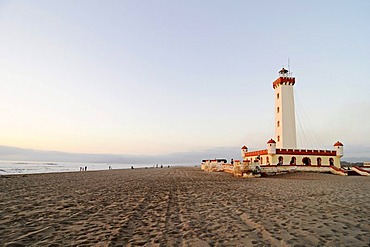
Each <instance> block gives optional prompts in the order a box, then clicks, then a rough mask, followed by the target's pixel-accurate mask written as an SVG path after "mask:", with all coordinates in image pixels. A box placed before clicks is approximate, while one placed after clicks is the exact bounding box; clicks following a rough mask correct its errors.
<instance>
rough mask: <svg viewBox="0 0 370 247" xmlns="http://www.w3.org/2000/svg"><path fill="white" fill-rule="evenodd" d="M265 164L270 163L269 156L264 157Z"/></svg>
mask: <svg viewBox="0 0 370 247" xmlns="http://www.w3.org/2000/svg"><path fill="white" fill-rule="evenodd" d="M266 164H267V165H270V158H269V157H266Z"/></svg>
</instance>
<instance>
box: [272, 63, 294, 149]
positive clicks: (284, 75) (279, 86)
mask: <svg viewBox="0 0 370 247" xmlns="http://www.w3.org/2000/svg"><path fill="white" fill-rule="evenodd" d="M294 84H295V78H294V77H292V76H291V73H290V72H289V71H288V70H287V69H285V68H282V69H281V70H280V71H279V78H277V79H276V80H275V81H274V82H273V83H272V86H273V88H274V91H275V141H276V148H287V149H296V148H297V138H296V126H295V110H294V93H293V86H294Z"/></svg>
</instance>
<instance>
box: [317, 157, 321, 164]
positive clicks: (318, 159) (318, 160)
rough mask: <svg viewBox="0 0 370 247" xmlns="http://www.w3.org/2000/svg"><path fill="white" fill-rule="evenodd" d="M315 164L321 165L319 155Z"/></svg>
mask: <svg viewBox="0 0 370 247" xmlns="http://www.w3.org/2000/svg"><path fill="white" fill-rule="evenodd" d="M317 165H318V166H321V158H320V157H319V158H317Z"/></svg>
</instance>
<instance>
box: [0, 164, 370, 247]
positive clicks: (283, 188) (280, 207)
mask: <svg viewBox="0 0 370 247" xmlns="http://www.w3.org/2000/svg"><path fill="white" fill-rule="evenodd" d="M5 176H6V177H4V176H0V185H1V188H2V191H1V192H0V207H1V208H3V209H4V210H2V211H0V246H6V245H7V244H9V245H11V244H19V246H22V245H24V246H29V245H53V246H70V245H99V246H118V245H123V246H126V245H129V246H134V245H145V246H215V245H217V246H238V245H239V246H240V245H245V246H261V245H271V246H284V245H285V246H294V245H306V246H307V245H309V246H312V245H315V246H317V245H319V246H333V245H334V246H336V245H341V246H368V245H369V243H370V237H369V232H370V226H369V224H368V222H370V209H369V207H368V205H370V192H369V190H368V188H370V180H369V179H368V178H367V177H361V176H354V177H342V176H336V175H331V174H321V173H291V174H286V175H279V176H277V177H274V178H273V177H267V178H256V179H243V178H235V177H233V176H231V175H230V174H227V173H207V172H203V171H201V170H200V168H199V167H171V168H167V167H166V168H165V167H164V168H162V169H161V168H159V169H145V168H141V169H137V168H135V169H117V170H115V169H112V170H103V171H87V172H78V171H77V172H61V173H44V174H15V175H5Z"/></svg>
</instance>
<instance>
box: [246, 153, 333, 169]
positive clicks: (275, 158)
mask: <svg viewBox="0 0 370 247" xmlns="http://www.w3.org/2000/svg"><path fill="white" fill-rule="evenodd" d="M293 156H294V157H295V158H296V165H304V164H303V161H302V160H303V158H305V157H308V158H309V159H311V165H318V164H317V158H321V165H322V166H328V165H330V162H329V159H330V158H332V159H333V162H334V166H336V167H338V168H340V158H339V157H337V156H318V155H286V154H283V155H281V154H276V155H270V154H267V155H256V156H249V157H246V159H245V160H249V161H252V162H254V161H255V160H258V158H259V161H260V164H261V165H267V158H268V160H269V164H270V165H277V164H278V163H279V157H283V165H289V164H290V161H291V159H292V157H293ZM261 161H262V162H261Z"/></svg>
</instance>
